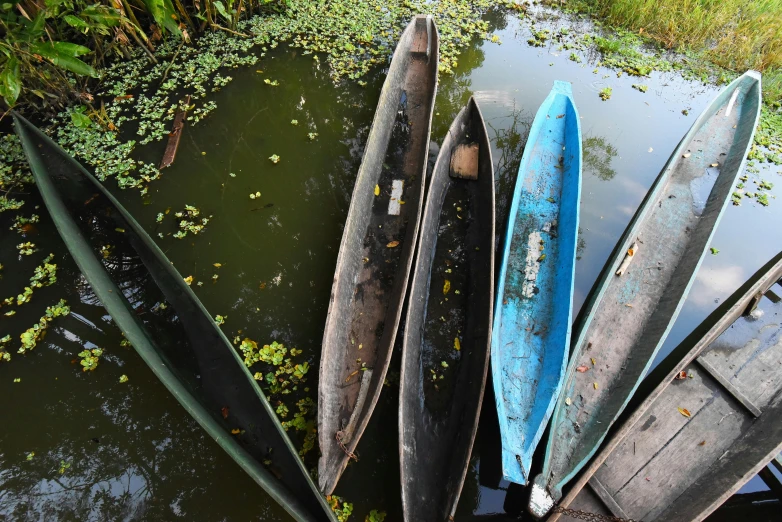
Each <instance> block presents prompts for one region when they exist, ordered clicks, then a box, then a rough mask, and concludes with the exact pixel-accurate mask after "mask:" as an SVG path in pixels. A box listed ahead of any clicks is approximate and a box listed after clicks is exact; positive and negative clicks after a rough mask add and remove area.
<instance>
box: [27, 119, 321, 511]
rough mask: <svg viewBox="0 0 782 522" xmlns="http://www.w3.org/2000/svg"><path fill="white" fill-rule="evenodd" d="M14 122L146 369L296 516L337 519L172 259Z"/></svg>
mask: <svg viewBox="0 0 782 522" xmlns="http://www.w3.org/2000/svg"><path fill="white" fill-rule="evenodd" d="M14 122H15V123H16V132H17V134H18V135H19V138H20V139H21V141H22V145H23V147H24V151H25V154H26V155H27V159H28V161H29V163H30V168H31V170H32V172H33V176H34V178H35V183H36V185H37V186H38V190H39V191H40V192H41V196H42V198H43V200H44V203H45V204H46V208H47V209H48V210H49V213H50V214H51V216H52V220H53V221H54V224H55V225H56V226H57V231H58V232H59V233H60V236H62V239H63V241H64V242H65V245H66V246H67V248H68V250H69V252H70V253H71V255H72V256H73V259H74V261H76V264H77V265H78V267H79V269H80V270H81V272H82V274H83V275H84V277H85V278H86V279H87V281H88V282H89V284H90V286H91V287H92V291H93V292H94V293H95V295H96V296H97V297H98V299H99V300H100V302H101V303H102V304H103V306H104V307H105V308H106V311H107V312H108V313H109V314H110V315H111V317H112V318H113V319H114V321H115V322H116V323H117V326H119V328H120V329H121V330H122V333H123V334H125V337H126V338H127V339H128V340H129V341H130V342H131V344H132V345H133V347H134V348H135V350H136V352H138V354H139V355H140V356H141V358H142V359H143V360H144V362H146V363H147V365H148V366H149V367H150V369H152V371H153V372H154V373H155V375H156V376H157V377H158V379H160V381H161V382H162V383H163V385H164V386H165V387H166V388H167V389H168V391H169V392H171V394H172V395H173V396H174V398H175V399H176V400H177V401H178V402H179V403H180V404H181V405H182V406H183V407H184V408H185V410H187V412H188V413H189V414H190V415H191V416H192V417H193V418H194V419H195V420H196V421H197V422H198V423H199V424H200V425H201V427H202V428H203V429H204V430H205V431H206V432H207V434H208V435H209V437H210V438H212V439H214V440H215V441H216V442H217V444H219V445H220V447H222V448H223V449H224V450H225V452H226V453H228V455H230V456H231V458H233V459H234V460H235V461H236V463H237V464H239V466H240V467H241V468H242V469H244V471H246V472H247V474H248V475H250V476H251V477H252V478H253V480H255V482H257V483H258V485H260V486H261V487H262V488H263V489H264V490H265V491H266V492H267V493H268V494H269V496H271V497H272V498H273V499H274V500H275V501H276V502H278V503H279V504H280V505H281V506H282V507H283V508H285V510H286V511H287V512H288V513H290V515H291V516H292V517H293V518H294V519H296V520H301V521H333V520H336V519H335V518H334V516H333V515H332V513H331V510H330V509H329V507H328V505H327V504H326V502H325V500H324V499H323V497H322V496H321V495H320V493H319V492H318V490H317V489H316V488H315V484H314V483H313V482H312V480H311V479H310V477H309V475H308V473H307V470H306V469H305V468H304V466H303V464H302V462H301V460H300V459H299V456H298V453H297V452H296V449H295V448H294V447H293V445H292V444H291V442H290V440H289V439H288V436H287V435H286V433H285V431H284V430H283V428H282V426H281V425H280V422H279V421H278V419H277V416H276V414H275V413H274V411H273V410H272V408H271V407H270V406H269V403H268V402H267V401H266V398H265V397H264V395H263V392H262V391H261V389H260V388H259V387H258V386H257V384H256V383H255V380H254V379H253V377H252V375H250V372H249V371H248V369H247V368H246V367H245V365H244V361H243V360H242V359H241V358H240V357H239V355H238V354H237V353H236V350H235V349H234V348H233V346H232V345H231V343H230V342H229V341H228V339H227V338H226V337H225V335H224V334H223V332H222V331H220V329H219V328H218V327H217V325H216V324H215V322H214V320H213V319H212V317H211V316H210V315H209V313H208V312H207V311H206V309H205V308H204V306H203V305H202V304H201V301H199V300H198V298H197V297H196V296H195V294H194V293H193V291H192V290H191V289H190V287H189V286H187V284H185V282H184V280H183V279H182V276H181V275H180V274H179V273H178V272H177V271H176V269H175V268H174V267H173V265H172V264H171V262H170V261H169V260H168V259H167V258H166V256H165V255H164V254H163V252H162V251H161V250H160V249H159V248H158V247H157V245H156V244H155V243H154V241H152V239H150V237H149V236H148V235H147V233H146V232H145V231H144V229H143V228H142V227H141V226H140V225H139V224H138V223H137V222H136V221H135V220H134V219H133V217H132V216H131V215H130V214H128V212H127V211H126V210H125V209H124V208H123V207H122V205H120V204H119V202H118V201H117V200H116V199H114V197H113V196H112V195H111V194H110V193H109V192H108V191H107V190H106V189H105V188H104V187H103V185H102V184H101V183H100V182H99V181H97V180H96V179H95V178H94V177H93V176H92V174H90V173H89V172H87V171H86V170H85V169H84V167H82V166H81V165H80V164H79V163H78V162H77V161H76V160H74V159H73V158H72V157H70V156H69V155H68V154H67V153H66V152H65V151H64V150H62V149H61V148H60V147H59V146H58V145H57V144H56V143H54V142H53V141H52V140H50V139H49V138H48V137H47V136H46V135H44V134H43V133H42V132H41V131H40V130H38V129H37V128H35V127H34V126H33V125H32V124H31V123H30V122H28V121H27V120H25V119H24V118H22V117H21V116H19V115H17V114H14ZM102 247H106V248H104V249H103V250H101V248H102ZM235 429H239V430H242V432H241V433H240V434H238V435H232V434H231V430H235ZM264 461H266V462H267V463H268V465H265V464H264Z"/></svg>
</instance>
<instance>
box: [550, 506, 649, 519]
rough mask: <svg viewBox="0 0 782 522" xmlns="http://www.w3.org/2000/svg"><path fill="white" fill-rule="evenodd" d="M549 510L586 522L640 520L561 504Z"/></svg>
mask: <svg viewBox="0 0 782 522" xmlns="http://www.w3.org/2000/svg"><path fill="white" fill-rule="evenodd" d="M551 512H552V513H559V514H561V515H567V516H569V517H570V518H575V519H576V520H586V521H587V522H640V521H638V520H633V519H632V518H620V517H614V516H611V515H601V514H599V513H590V512H589V511H581V510H579V509H569V508H565V507H561V506H554V508H553V509H552V510H551Z"/></svg>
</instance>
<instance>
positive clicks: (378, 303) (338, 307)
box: [318, 15, 439, 495]
mask: <svg viewBox="0 0 782 522" xmlns="http://www.w3.org/2000/svg"><path fill="white" fill-rule="evenodd" d="M438 49H439V38H438V35H437V28H436V27H435V24H434V21H433V20H432V17H431V16H429V15H427V16H424V15H418V16H416V17H414V18H413V20H412V21H411V22H410V24H409V25H408V26H407V28H406V29H405V30H404V32H403V33H402V36H401V37H400V39H399V43H398V45H397V47H396V50H395V51H394V56H393V59H392V60H391V65H390V67H389V69H388V76H387V77H386V81H385V83H384V84H383V89H382V90H381V92H380V100H379V102H378V105H377V110H376V111H375V118H374V120H373V122H372V128H371V129H370V131H369V137H368V139H367V144H366V148H365V149H364V157H363V158H362V160H361V167H359V170H358V176H357V178H356V184H355V187H354V189H353V197H352V199H351V202H350V209H349V210H348V217H347V221H346V223H345V230H344V231H343V234H342V243H341V244H340V248H339V255H338V256H337V266H336V269H335V272H334V282H333V286H332V288H331V297H330V300H329V310H328V315H327V317H326V325H325V329H324V332H323V349H322V352H321V359H320V382H319V384H318V440H319V443H320V452H321V457H320V460H319V462H318V484H319V486H320V489H321V491H323V493H325V494H327V495H330V494H331V493H332V492H333V491H334V488H335V487H336V485H337V482H338V481H339V478H340V476H341V475H342V472H343V471H344V470H345V467H346V466H347V465H348V462H349V460H351V459H356V458H357V457H356V446H357V444H358V441H359V440H360V439H361V435H362V434H363V433H364V429H365V428H366V426H367V423H368V422H369V418H370V417H371V415H372V412H373V411H374V409H375V404H377V400H378V397H379V396H380V391H381V389H382V387H383V381H384V380H385V377H386V372H387V371H388V365H389V363H390V361H391V353H392V351H393V350H392V348H393V346H394V340H395V338H396V333H397V329H398V328H399V322H400V319H401V316H402V304H403V303H404V300H405V293H406V291H407V285H408V278H409V275H410V267H411V266H412V263H413V254H414V251H415V242H416V238H417V237H418V226H419V222H420V219H421V208H422V206H423V198H424V184H425V182H426V160H427V155H428V151H429V133H430V132H431V127H432V111H433V109H434V98H435V93H436V91H437V64H438Z"/></svg>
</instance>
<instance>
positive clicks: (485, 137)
mask: <svg viewBox="0 0 782 522" xmlns="http://www.w3.org/2000/svg"><path fill="white" fill-rule="evenodd" d="M471 111H474V113H473V114H472V115H470V112H471ZM473 117H477V118H478V121H479V123H480V129H481V134H482V136H481V138H480V139H481V140H482V141H483V142H484V145H485V146H486V150H488V151H489V157H488V160H487V159H483V160H482V161H488V164H489V166H490V170H491V176H492V181H491V184H490V186H491V204H492V212H491V216H492V219H491V225H490V228H491V236H492V237H494V234H495V231H496V228H495V227H496V220H495V214H494V210H495V208H494V205H495V190H494V162H493V158H492V155H491V142H490V140H489V134H488V132H487V130H486V122H485V120H484V118H483V113H482V112H481V109H480V105H479V104H478V102H477V100H475V98H474V97H473V96H471V97H470V99H469V101H468V102H467V105H466V106H464V107H463V108H462V109H461V110H460V111H459V113H458V114H457V116H456V117H455V118H454V121H453V122H452V123H451V126H450V127H449V129H448V133H447V136H448V137H450V136H458V135H459V134H460V133H459V132H458V129H457V132H451V131H452V130H453V129H454V127H455V126H456V125H457V123H459V122H460V121H462V120H467V121H469V120H468V118H473ZM445 149H446V147H445V144H443V146H442V147H441V148H440V153H439V154H438V155H437V160H436V161H435V165H434V168H433V169H432V172H433V175H434V173H436V172H437V171H438V165H439V163H440V161H441V160H442V161H446V162H450V160H451V158H450V155H449V157H447V158H446V157H445V155H444V154H443V151H444V150H445ZM446 176H447V173H446ZM430 185H431V182H430ZM428 192H429V191H427V198H426V203H425V204H424V210H423V211H422V215H421V225H420V230H421V231H422V230H424V229H425V227H426V225H427V209H428V206H429V201H430V200H429V198H428ZM438 217H439V214H438ZM492 243H493V240H492ZM420 245H421V243H420V241H419V242H418V244H417V245H416V256H415V259H416V260H417V259H418V253H419V251H420ZM494 262H495V252H494V250H493V249H492V250H491V253H490V260H489V266H490V271H491V274H490V277H489V281H490V282H491V287H490V289H489V317H492V315H493V305H494V288H493V286H494V285H493V282H494ZM419 275H420V276H421V277H429V278H431V269H430V270H424V271H422V272H420V273H419V271H418V270H416V269H413V270H412V281H411V283H410V289H409V290H410V296H413V295H415V294H416V292H415V291H414V289H415V288H416V287H417V286H418V285H419V284H424V283H423V282H421V283H419V282H418V277H419ZM427 286H428V284H427ZM411 313H412V308H411V307H410V306H409V305H408V309H407V317H409V316H410V314H411ZM406 324H408V325H409V324H410V321H409V319H408V320H406ZM487 326H488V334H489V335H488V339H487V345H486V358H485V361H484V368H483V372H482V379H481V385H480V389H481V391H480V396H479V397H478V408H477V410H476V415H475V419H474V421H473V423H472V425H471V426H470V427H469V428H470V437H469V448H467V453H466V455H467V458H466V460H465V463H464V466H463V470H462V473H461V476H460V477H459V481H458V484H457V487H456V491H455V492H454V499H455V500H454V502H453V503H452V505H451V506H450V511H449V516H450V517H451V518H453V516H454V515H455V513H456V507H457V504H458V499H459V497H460V496H461V491H462V489H463V487H464V482H465V479H466V477H467V470H468V467H469V459H470V455H471V453H472V448H473V446H474V444H475V437H476V435H477V432H478V423H479V419H480V411H481V404H482V403H483V395H484V391H485V388H486V380H487V377H488V372H489V364H490V351H491V326H492V321H491V319H489V322H488V325H487ZM402 339H403V342H402V363H401V369H400V378H399V382H400V400H399V416H398V419H397V421H398V426H399V455H400V462H399V465H400V479H401V480H400V482H401V495H402V509H403V513H405V515H406V514H407V508H406V495H405V493H406V489H407V488H406V487H405V483H406V481H405V476H406V472H405V462H406V459H405V457H404V456H405V451H404V449H403V448H404V444H405V440H406V438H405V437H404V434H405V433H406V430H405V427H404V421H405V416H404V414H403V408H404V404H405V402H404V400H403V396H404V394H405V393H404V392H405V390H406V387H405V386H404V383H405V380H406V370H405V364H404V362H405V355H406V353H407V342H408V330H407V328H406V329H405V332H404V335H403V338H402Z"/></svg>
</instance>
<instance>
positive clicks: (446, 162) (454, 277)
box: [399, 98, 494, 522]
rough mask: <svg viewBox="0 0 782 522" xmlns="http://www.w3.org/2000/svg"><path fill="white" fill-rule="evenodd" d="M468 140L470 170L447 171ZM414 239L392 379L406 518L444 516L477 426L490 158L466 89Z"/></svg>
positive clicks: (490, 254)
mask: <svg viewBox="0 0 782 522" xmlns="http://www.w3.org/2000/svg"><path fill="white" fill-rule="evenodd" d="M476 149H477V164H476V163H475V162H467V163H469V164H470V165H471V166H473V167H476V170H472V169H470V172H471V173H472V172H476V171H477V175H478V177H477V179H475V180H473V179H461V178H455V177H451V161H452V157H453V158H454V162H458V160H459V158H460V152H462V151H467V155H469V157H470V158H473V159H474V156H473V155H472V154H474V151H475V150H476ZM455 169H456V170H457V171H458V170H459V165H455ZM418 243H419V244H418V254H417V257H416V266H415V269H414V270H413V276H412V283H411V285H410V298H409V300H408V304H407V317H406V320H405V331H404V336H403V343H402V369H401V375H400V386H399V456H400V460H401V462H400V464H401V469H400V475H401V483H402V507H403V513H404V519H405V520H406V521H408V522H413V521H415V522H435V521H441V522H445V521H446V520H453V518H452V517H453V515H454V513H455V512H456V504H457V502H458V501H459V495H460V493H461V490H462V486H463V485H464V478H465V475H466V474H467V467H468V464H469V461H470V454H471V452H472V446H473V442H474V441H475V434H476V432H477V430H478V416H479V414H480V410H481V402H482V401H483V391H484V388H485V386H486V373H487V370H488V365H489V346H490V340H491V322H492V301H493V296H494V291H493V290H494V168H493V165H492V158H491V144H490V143H489V137H488V134H487V133H486V127H485V125H484V122H483V117H482V115H481V111H480V109H479V108H478V104H477V103H476V102H475V100H474V99H473V98H470V101H469V103H468V104H467V106H466V107H464V108H463V109H462V110H461V111H460V112H459V114H458V115H457V116H456V119H454V121H453V124H451V128H450V129H449V130H448V134H446V136H445V139H444V140H443V144H442V147H441V148H440V153H439V155H438V157H437V162H436V163H435V166H434V170H433V172H432V177H431V181H430V183H429V190H428V195H427V198H426V206H425V208H424V214H423V218H422V220H421V237H420V238H419V240H418ZM443 361H444V362H445V364H446V365H447V366H444V365H443V364H442V363H443Z"/></svg>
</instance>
